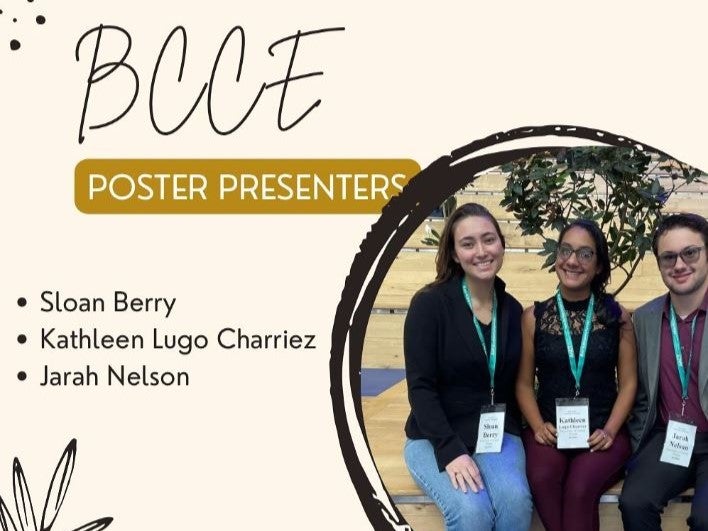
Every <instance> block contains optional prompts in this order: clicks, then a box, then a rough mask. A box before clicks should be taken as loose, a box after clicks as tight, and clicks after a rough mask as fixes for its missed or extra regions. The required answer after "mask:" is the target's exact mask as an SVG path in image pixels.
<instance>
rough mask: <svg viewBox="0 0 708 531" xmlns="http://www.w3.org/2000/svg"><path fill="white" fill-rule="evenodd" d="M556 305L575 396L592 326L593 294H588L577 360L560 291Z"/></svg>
mask: <svg viewBox="0 0 708 531" xmlns="http://www.w3.org/2000/svg"><path fill="white" fill-rule="evenodd" d="M556 305H557V306H558V315H560V319H561V324H562V325H563V336H564V337H565V348H566V349H567V351H568V361H570V371H571V372H572V373H573V378H575V396H576V397H577V396H578V395H579V394H580V377H581V376H582V374H583V366H584V365H585V352H587V350H588V339H589V337H590V328H592V316H593V313H594V312H595V295H594V294H593V293H591V294H590V302H589V303H588V309H587V311H586V312H585V324H584V325H583V337H582V339H581V340H580V352H579V353H578V361H577V362H576V361H575V349H574V348H573V339H572V338H571V336H570V325H569V324H568V316H567V315H566V313H565V306H563V298H562V297H561V294H560V291H556Z"/></svg>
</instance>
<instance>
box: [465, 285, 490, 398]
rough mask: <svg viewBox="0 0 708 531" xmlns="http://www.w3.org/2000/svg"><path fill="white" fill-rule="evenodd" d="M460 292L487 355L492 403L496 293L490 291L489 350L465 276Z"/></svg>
mask: <svg viewBox="0 0 708 531" xmlns="http://www.w3.org/2000/svg"><path fill="white" fill-rule="evenodd" d="M462 294H463V295H464V297H465V301H467V306H469V307H470V311H471V312H472V321H473V322H474V327H475V330H477V336H479V342H480V343H481V344H482V350H483V351H484V355H485V356H486V357H487V367H488V368H489V382H490V385H491V387H490V389H489V391H490V394H491V397H492V404H494V373H495V372H496V369H497V294H496V292H492V333H491V337H490V338H489V350H487V345H486V344H485V342H484V334H483V333H482V326H481V325H480V324H479V320H478V319H477V316H476V315H475V314H474V310H473V309H472V295H471V294H470V288H469V287H468V286H467V282H465V277H464V276H463V277H462Z"/></svg>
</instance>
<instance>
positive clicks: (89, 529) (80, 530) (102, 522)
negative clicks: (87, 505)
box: [74, 516, 113, 531]
mask: <svg viewBox="0 0 708 531" xmlns="http://www.w3.org/2000/svg"><path fill="white" fill-rule="evenodd" d="M112 521H113V518H111V517H110V516H106V517H104V518H99V519H98V520H94V521H93V522H89V523H88V524H84V525H82V526H81V527H77V528H76V529H74V531H101V529H106V528H107V527H108V526H109V525H111V522H112Z"/></svg>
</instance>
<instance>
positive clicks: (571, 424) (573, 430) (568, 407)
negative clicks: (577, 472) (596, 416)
mask: <svg viewBox="0 0 708 531" xmlns="http://www.w3.org/2000/svg"><path fill="white" fill-rule="evenodd" d="M556 436H557V438H558V442H557V443H556V447H557V448H560V449H567V448H590V444H589V443H588V439H589V438H590V400H589V399H587V398H556Z"/></svg>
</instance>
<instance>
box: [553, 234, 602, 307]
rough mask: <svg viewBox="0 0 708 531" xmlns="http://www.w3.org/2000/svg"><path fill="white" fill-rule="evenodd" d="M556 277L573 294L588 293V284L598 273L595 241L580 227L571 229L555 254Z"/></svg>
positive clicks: (564, 236)
mask: <svg viewBox="0 0 708 531" xmlns="http://www.w3.org/2000/svg"><path fill="white" fill-rule="evenodd" d="M555 268H556V275H558V280H559V281H560V283H561V286H562V287H564V288H565V289H566V290H567V291H570V292H574V293H578V292H581V293H584V292H586V291H587V293H588V294H589V292H590V283H591V282H592V280H593V278H595V275H597V274H598V273H599V272H600V267H599V266H598V262H597V249H596V248H595V240H594V239H593V237H592V236H591V235H590V233H589V232H588V231H586V230H585V229H583V228H582V227H571V228H570V229H568V231H567V232H566V233H565V234H564V235H563V240H562V241H561V242H560V243H559V244H558V250H557V252H556V264H555Z"/></svg>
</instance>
